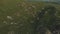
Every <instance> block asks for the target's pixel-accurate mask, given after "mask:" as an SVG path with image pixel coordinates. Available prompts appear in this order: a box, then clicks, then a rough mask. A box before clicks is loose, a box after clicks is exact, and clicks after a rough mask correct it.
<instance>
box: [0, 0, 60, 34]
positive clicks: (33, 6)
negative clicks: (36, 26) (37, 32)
mask: <svg viewBox="0 0 60 34" xmlns="http://www.w3.org/2000/svg"><path fill="white" fill-rule="evenodd" d="M46 5H48V3H42V2H35V3H33V2H24V1H19V0H0V30H2V33H0V34H5V33H3V31H4V30H3V29H6V30H7V29H8V30H18V29H19V30H20V31H21V32H22V34H27V33H28V34H31V32H32V28H31V23H32V22H33V20H34V17H35V15H36V13H37V12H38V10H40V9H41V8H42V7H44V6H46ZM49 5H54V6H56V7H57V9H58V10H59V9H60V5H55V4H49ZM59 13H60V12H59ZM59 15H60V14H59ZM7 16H11V17H12V18H13V20H10V19H8V18H7ZM4 21H6V23H7V24H6V23H4ZM11 22H13V23H17V24H16V25H12V26H13V27H12V26H10V27H9V26H8V25H9V24H10V23H11ZM19 23H20V24H19ZM21 24H22V25H23V26H20V25H21ZM6 25H7V26H8V27H9V28H4V27H5V26H6ZM18 26H20V27H21V28H19V27H18ZM1 28H3V29H1Z"/></svg>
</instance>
